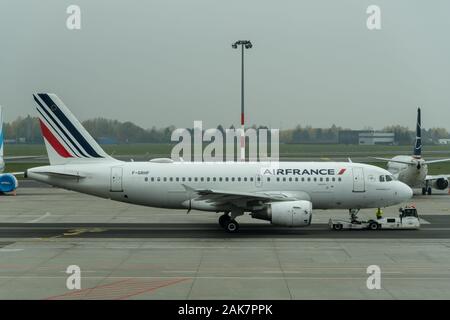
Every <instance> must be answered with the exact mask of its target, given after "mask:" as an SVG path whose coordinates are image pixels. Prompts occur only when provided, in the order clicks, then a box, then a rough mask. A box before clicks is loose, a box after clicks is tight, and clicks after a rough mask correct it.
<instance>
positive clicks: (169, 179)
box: [144, 177, 342, 182]
mask: <svg viewBox="0 0 450 320" xmlns="http://www.w3.org/2000/svg"><path fill="white" fill-rule="evenodd" d="M144 180H145V181H149V180H150V181H151V182H155V181H156V182H160V181H163V182H174V181H175V182H192V181H193V182H198V181H200V182H204V181H206V182H210V181H213V182H217V181H218V182H223V181H225V182H236V181H237V182H253V181H254V180H256V181H258V182H260V181H261V180H264V179H262V178H261V177H256V179H254V178H253V177H249V178H247V177H243V178H241V177H237V178H235V177H230V178H229V177H206V178H205V177H181V178H180V177H150V179H149V178H148V177H145V179H144ZM265 180H266V182H270V181H272V179H271V177H266V179H265ZM273 180H274V181H277V182H280V181H283V182H286V181H289V182H292V181H295V182H299V181H301V182H305V181H306V182H311V181H314V182H317V181H319V182H329V181H333V182H335V181H338V182H340V181H342V178H341V177H339V178H337V179H336V178H335V177H331V178H330V177H326V178H324V177H320V178H318V177H307V178H305V177H301V178H299V177H294V178H293V177H283V178H280V177H277V178H274V179H273Z"/></svg>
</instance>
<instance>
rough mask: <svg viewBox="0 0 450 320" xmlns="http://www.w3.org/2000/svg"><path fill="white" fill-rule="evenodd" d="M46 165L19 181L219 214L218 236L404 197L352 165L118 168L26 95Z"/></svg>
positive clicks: (394, 184) (47, 98) (46, 99)
mask: <svg viewBox="0 0 450 320" xmlns="http://www.w3.org/2000/svg"><path fill="white" fill-rule="evenodd" d="M33 97H34V100H35V102H36V104H37V105H36V109H37V111H38V115H39V122H40V127H41V131H42V134H43V136H44V141H45V146H46V149H47V153H48V156H49V160H50V165H49V166H41V167H35V168H30V169H28V170H27V171H26V173H25V176H26V177H28V178H31V179H34V180H37V181H41V182H44V183H47V184H50V185H53V186H57V187H61V188H65V189H69V190H74V191H77V192H81V193H85V194H90V195H94V196H98V197H101V198H107V199H111V200H115V201H121V202H126V203H131V204H137V205H142V206H150V207H159V208H171V209H185V210H187V212H188V213H189V212H190V210H192V209H196V210H202V211H210V212H223V215H221V216H220V218H219V224H220V226H221V227H222V228H223V229H225V231H227V232H230V233H234V232H236V231H237V230H238V229H239V224H238V222H237V221H236V217H238V216H240V215H243V214H244V213H250V215H251V216H252V217H253V218H255V219H261V220H267V221H270V222H271V223H272V224H273V225H278V226H285V227H303V226H308V225H310V224H311V218H312V210H313V208H314V209H349V213H350V214H351V215H352V216H354V215H356V213H357V212H358V211H359V209H362V208H379V207H386V206H391V205H395V204H398V203H401V202H404V201H406V200H408V199H409V198H411V197H412V190H411V188H410V187H408V186H407V185H406V184H404V183H402V182H400V181H396V180H395V179H394V177H393V176H392V175H391V174H390V173H389V172H388V171H386V170H384V169H382V168H379V167H376V166H372V165H367V164H359V163H353V162H277V163H275V165H274V163H271V164H268V163H263V162H188V161H173V160H172V159H164V158H158V159H152V160H150V161H147V162H137V161H135V162H123V161H119V160H116V159H114V158H112V157H111V156H109V155H108V154H106V153H105V151H104V150H103V149H102V148H101V147H100V146H99V145H98V144H97V142H96V141H95V140H94V138H93V137H92V136H91V135H90V134H89V133H88V132H87V131H86V130H85V128H84V127H83V126H82V125H81V123H80V122H79V121H78V120H77V119H76V118H75V116H74V115H73V114H72V113H71V112H70V111H69V109H68V108H67V107H66V106H65V105H64V103H63V102H62V101H61V100H60V99H59V98H58V97H57V96H56V95H55V94H47V93H39V94H34V95H33Z"/></svg>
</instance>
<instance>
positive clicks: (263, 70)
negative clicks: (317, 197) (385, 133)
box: [0, 0, 450, 130]
mask: <svg viewBox="0 0 450 320" xmlns="http://www.w3.org/2000/svg"><path fill="white" fill-rule="evenodd" d="M70 4H77V5H79V6H80V7H81V30H76V31H70V30H68V29H67V28H66V19H67V17H68V14H67V13H66V9H67V7H68V6H69V5H70ZM370 4H376V5H379V6H380V8H381V24H382V25H381V26H382V29H381V30H377V31H369V30H368V29H367V27H366V19H367V16H368V15H367V14H366V9H367V7H368V5H370ZM449 12H450V1H447V0H434V1H432V3H430V2H429V1H419V0H416V1H411V0H395V1H393V0H388V1H381V0H372V1H365V0H341V1H336V0H328V1H323V0H322V1H320V0H308V1H301V0H292V1H273V0H272V1H264V0H252V1H245V0H221V1H215V0H177V1H175V0H149V1H141V0H135V1H130V0H127V1H111V0H108V1H106V0H105V1H99V0H86V1H84V0H83V1H82V0H71V1H64V0H52V1H50V0H41V1H32V0H28V1H25V0H0V34H1V38H0V40H1V41H0V104H1V105H2V106H3V107H4V116H5V121H11V120H13V119H15V118H16V117H17V116H19V115H26V114H31V115H36V111H35V109H34V101H33V99H32V93H34V92H53V93H56V94H57V95H58V96H59V97H60V98H61V99H62V100H63V101H64V102H65V104H66V105H67V106H68V107H69V108H70V109H71V110H72V111H73V113H74V114H75V115H76V116H77V117H78V118H79V119H80V120H86V119H89V118H94V117H106V118H111V119H118V120H121V121H125V120H130V121H133V122H135V123H137V124H138V125H140V126H142V127H145V128H150V127H152V126H156V127H162V126H166V125H171V124H173V125H176V126H178V127H192V126H193V121H194V120H203V121H204V123H205V126H206V127H215V126H216V125H217V124H219V123H220V124H223V125H225V126H229V125H231V124H235V125H237V124H239V119H240V118H239V114H240V54H239V52H238V51H237V50H233V49H232V48H231V43H232V42H233V41H235V40H238V39H250V40H251V41H252V42H253V44H254V46H253V48H252V49H251V50H249V51H247V52H246V60H245V61H246V118H247V122H248V123H249V124H264V125H270V126H272V127H273V128H280V127H281V128H288V127H294V126H296V125H297V124H301V125H302V126H305V125H311V126H318V127H328V126H330V125H332V124H336V125H338V126H343V127H350V128H355V129H356V128H364V127H368V126H370V127H374V128H382V127H384V126H385V125H390V124H401V125H405V126H408V127H411V128H413V127H414V123H415V117H416V115H415V112H416V108H417V106H422V107H423V114H422V117H423V126H424V127H426V128H428V127H438V126H439V127H445V128H447V129H448V130H450V41H449V34H450V19H448V14H449Z"/></svg>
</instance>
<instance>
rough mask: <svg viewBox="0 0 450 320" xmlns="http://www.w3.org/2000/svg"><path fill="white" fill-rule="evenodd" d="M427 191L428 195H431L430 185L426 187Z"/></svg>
mask: <svg viewBox="0 0 450 320" xmlns="http://www.w3.org/2000/svg"><path fill="white" fill-rule="evenodd" d="M427 193H428V195H429V196H431V187H428V190H427Z"/></svg>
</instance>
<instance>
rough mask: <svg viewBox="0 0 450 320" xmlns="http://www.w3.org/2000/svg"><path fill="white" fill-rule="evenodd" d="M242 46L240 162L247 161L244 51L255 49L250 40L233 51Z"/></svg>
mask: <svg viewBox="0 0 450 320" xmlns="http://www.w3.org/2000/svg"><path fill="white" fill-rule="evenodd" d="M238 46H241V137H240V140H241V151H240V160H241V161H245V113H244V49H251V48H252V47H253V45H252V43H251V42H250V40H239V41H236V42H235V43H233V44H232V45H231V47H232V48H233V49H237V48H238Z"/></svg>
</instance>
